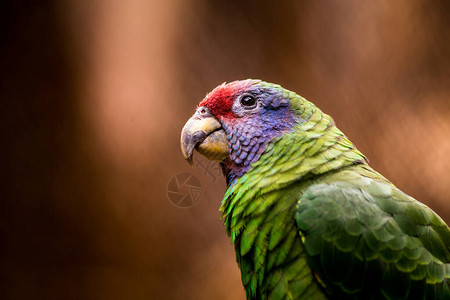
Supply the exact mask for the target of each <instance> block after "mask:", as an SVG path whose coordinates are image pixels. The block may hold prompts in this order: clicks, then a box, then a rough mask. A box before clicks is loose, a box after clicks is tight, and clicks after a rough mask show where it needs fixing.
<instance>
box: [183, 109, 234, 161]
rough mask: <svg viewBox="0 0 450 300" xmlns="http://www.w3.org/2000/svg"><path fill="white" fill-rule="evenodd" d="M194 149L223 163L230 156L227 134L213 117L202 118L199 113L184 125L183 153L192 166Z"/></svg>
mask: <svg viewBox="0 0 450 300" xmlns="http://www.w3.org/2000/svg"><path fill="white" fill-rule="evenodd" d="M194 148H195V149H196V150H197V151H198V152H199V153H200V154H202V155H204V156H205V157H206V158H208V159H210V160H214V161H223V160H224V159H225V158H226V157H227V156H228V152H227V136H226V133H225V131H224V130H223V129H222V125H221V124H220V123H219V121H217V119H216V118H214V117H213V116H211V115H209V116H200V115H199V113H198V112H197V113H195V114H194V115H193V116H192V117H191V118H190V119H189V120H188V121H187V122H186V124H185V125H184V127H183V130H182V131H181V151H182V152H183V156H184V158H185V159H186V160H187V161H188V162H189V164H191V165H192V156H193V152H194Z"/></svg>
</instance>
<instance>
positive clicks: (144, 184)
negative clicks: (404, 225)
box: [0, 0, 450, 299]
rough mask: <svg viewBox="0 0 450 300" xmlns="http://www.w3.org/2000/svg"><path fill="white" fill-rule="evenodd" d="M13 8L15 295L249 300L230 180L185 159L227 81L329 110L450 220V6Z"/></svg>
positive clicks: (6, 209)
mask: <svg viewBox="0 0 450 300" xmlns="http://www.w3.org/2000/svg"><path fill="white" fill-rule="evenodd" d="M1 15H2V17H1V21H0V22H1V26H0V32H1V44H0V55H1V56H0V57H1V68H0V95H1V96H0V98H1V111H2V116H1V118H0V130H1V133H2V141H1V148H0V151H1V152H0V153H1V157H2V170H3V172H2V173H3V176H2V180H1V182H2V187H1V189H0V195H1V209H0V294H1V295H0V298H1V299H244V292H243V289H242V287H241V283H240V273H239V270H238V268H237V265H236V263H235V258H234V251H233V247H232V245H231V243H230V241H229V238H228V237H227V236H226V234H225V230H224V227H223V225H222V222H221V221H220V220H219V218H220V214H219V212H218V208H219V205H220V201H221V198H222V195H223V192H224V190H225V182H224V180H223V178H221V177H219V176H218V174H217V173H211V172H209V171H211V169H205V168H202V167H201V166H199V165H197V166H194V167H190V166H189V165H188V164H187V163H186V162H185V161H184V160H183V158H182V156H181V153H180V150H179V135H180V130H181V128H182V126H183V124H184V123H185V121H186V120H187V119H188V118H189V117H190V115H191V114H192V113H193V112H194V109H195V106H196V105H197V103H198V102H199V101H200V100H201V99H202V98H203V97H204V95H205V94H206V93H207V92H208V91H210V90H211V89H212V88H214V87H215V86H216V85H218V84H220V83H222V82H224V81H232V80H236V79H245V78H260V79H264V80H266V81H271V82H276V83H279V84H281V85H283V86H284V87H286V88H289V89H291V90H294V91H296V92H298V93H299V94H301V95H303V96H304V97H306V98H308V99H310V100H311V101H313V102H315V103H316V104H317V105H318V106H319V107H321V108H322V109H323V110H324V111H325V112H327V113H329V114H331V115H332V116H333V117H334V118H335V121H336V123H337V124H338V126H339V127H340V128H341V129H342V130H343V131H344V132H345V133H346V134H347V135H348V136H349V137H350V139H351V140H352V141H353V142H354V143H355V144H356V145H357V146H358V147H359V148H360V150H362V151H363V152H364V153H365V154H366V155H367V156H368V158H369V160H370V162H371V165H372V166H373V167H375V168H376V169H377V170H378V171H380V172H381V173H383V174H384V175H385V176H386V177H388V178H389V179H391V180H392V181H393V182H394V183H395V184H396V185H397V186H399V187H400V188H401V189H402V190H404V191H406V192H407V193H408V194H410V195H412V196H414V197H416V198H417V199H419V200H421V201H422V202H424V203H426V204H427V205H429V206H430V207H432V208H433V209H434V210H436V211H437V212H438V213H439V214H440V215H441V216H442V217H443V218H444V219H445V220H446V221H447V222H449V221H450V207H449V205H448V201H449V195H450V172H449V170H450V138H449V136H450V6H449V2H448V1H446V0H436V1H426V0H404V1H388V0H384V1H360V0H344V1H341V0H333V1H277V2H275V1H273V2H262V1H237V0H236V1H234V0H233V1H218V0H217V1H208V0H194V1H181V0H173V1H167V0H153V1H147V0H128V1H119V0H108V1H107V0H95V1H91V0H63V1H56V0H55V1H48V0H43V1H10V3H9V4H3V5H2V12H1ZM212 171H214V170H212ZM180 172H190V173H192V174H194V175H195V176H197V178H198V179H199V180H200V182H201V186H202V194H201V197H200V199H199V201H198V203H196V205H194V206H192V207H190V208H178V207H176V206H175V205H173V204H172V203H171V202H170V201H169V199H168V197H167V186H168V182H169V181H170V179H171V178H173V176H175V175H176V174H178V173H180ZM214 172H215V171H214ZM212 174H215V175H212ZM184 192H186V190H184Z"/></svg>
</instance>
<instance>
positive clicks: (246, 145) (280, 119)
mask: <svg viewBox="0 0 450 300" xmlns="http://www.w3.org/2000/svg"><path fill="white" fill-rule="evenodd" d="M289 103H290V102H289V100H288V99H284V98H281V95H274V96H272V95H269V96H267V95H266V97H265V99H263V100H262V109H261V110H260V111H258V112H257V113H254V114H249V115H246V116H243V117H240V118H235V119H224V120H222V126H223V128H224V129H225V131H226V133H227V139H228V153H229V158H228V160H227V161H225V162H224V169H225V175H226V177H227V184H228V185H230V184H231V183H232V182H233V180H234V179H236V178H238V177H241V176H242V175H243V174H244V173H245V172H247V171H248V170H249V169H250V168H251V164H252V163H254V162H256V161H257V160H258V159H259V158H260V156H261V154H262V153H263V152H264V150H265V149H266V147H267V144H268V143H269V142H270V141H272V140H273V139H275V138H277V137H279V136H281V135H283V134H284V133H285V132H288V131H289V130H291V129H292V128H293V126H294V125H295V124H296V123H297V122H299V121H300V120H299V118H298V117H297V116H296V115H295V113H294V111H292V110H290V109H289Z"/></svg>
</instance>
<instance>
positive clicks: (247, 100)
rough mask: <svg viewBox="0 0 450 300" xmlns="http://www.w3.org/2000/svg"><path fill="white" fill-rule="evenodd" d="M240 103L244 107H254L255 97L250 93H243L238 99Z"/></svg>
mask: <svg viewBox="0 0 450 300" xmlns="http://www.w3.org/2000/svg"><path fill="white" fill-rule="evenodd" d="M240 102H241V105H242V106H243V107H245V108H254V107H255V106H256V99H255V97H253V96H252V95H244V96H242V97H241V99H240Z"/></svg>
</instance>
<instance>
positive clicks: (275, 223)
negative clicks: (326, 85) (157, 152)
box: [181, 79, 450, 300]
mask: <svg viewBox="0 0 450 300" xmlns="http://www.w3.org/2000/svg"><path fill="white" fill-rule="evenodd" d="M181 148H182V152H183V155H184V157H185V158H186V159H187V160H188V161H189V162H192V156H193V151H194V149H196V150H197V151H198V152H199V153H201V154H202V155H204V156H205V157H207V158H208V159H211V160H215V161H219V162H220V164H221V166H222V169H223V172H224V175H225V177H226V182H227V190H226V193H225V196H224V198H223V201H222V204H221V207H220V210H221V211H222V218H223V219H224V224H225V227H226V230H227V233H228V234H229V236H230V237H231V241H232V242H233V243H234V247H235V252H236V260H237V263H238V265H239V268H240V270H241V279H242V284H243V286H244V288H245V292H246V296H247V298H248V299H313V300H314V299H450V288H449V282H448V280H449V278H450V264H449V262H450V249H449V247H450V230H449V227H448V226H447V225H446V224H445V222H444V221H443V220H442V219H441V218H440V217H439V216H438V215H437V214H436V213H434V212H433V211H432V210H431V209H430V208H428V207H427V206H425V205H424V204H422V203H420V202H418V201H417V200H415V199H413V198H412V197H410V196H408V195H406V194H405V193H403V192H402V191H400V190H399V189H398V188H396V187H395V186H394V185H393V184H392V183H391V182H389V181H388V180H387V179H386V178H384V177H383V176H382V175H380V174H379V173H377V172H376V171H374V170H373V169H372V168H371V167H370V166H369V165H368V164H367V160H366V158H365V157H364V155H363V154H362V153H361V152H360V151H358V150H357V149H356V148H355V146H354V145H353V144H352V143H351V142H350V141H349V140H348V139H347V137H346V136H345V135H344V134H343V133H342V132H341V131H340V130H339V129H338V128H337V127H336V126H335V123H334V121H333V119H332V118H331V117H330V116H328V115H327V114H324V113H323V112H322V111H321V110H320V109H319V108H317V107H316V106H315V105H314V104H313V103H311V102H309V101H307V100H306V99H304V98H302V97H300V96H299V95H297V94H296V93H294V92H291V91H289V90H286V89H284V88H282V87H281V86H279V85H276V84H272V83H267V82H264V81H261V80H251V79H248V80H241V81H234V82H231V83H228V84H225V83H224V84H222V85H220V86H218V87H216V88H215V89H214V90H213V91H212V92H210V93H209V94H208V95H207V96H206V97H205V98H204V99H203V101H201V102H200V104H199V106H198V107H197V110H196V112H195V114H194V115H193V116H192V117H191V118H190V119H189V121H188V122H187V123H186V124H185V126H184V128H183V130H182V133H181Z"/></svg>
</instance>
